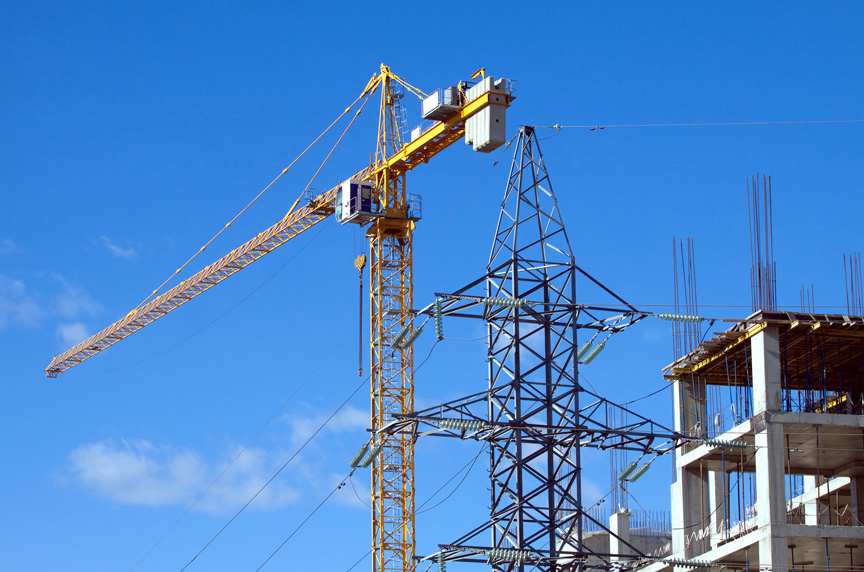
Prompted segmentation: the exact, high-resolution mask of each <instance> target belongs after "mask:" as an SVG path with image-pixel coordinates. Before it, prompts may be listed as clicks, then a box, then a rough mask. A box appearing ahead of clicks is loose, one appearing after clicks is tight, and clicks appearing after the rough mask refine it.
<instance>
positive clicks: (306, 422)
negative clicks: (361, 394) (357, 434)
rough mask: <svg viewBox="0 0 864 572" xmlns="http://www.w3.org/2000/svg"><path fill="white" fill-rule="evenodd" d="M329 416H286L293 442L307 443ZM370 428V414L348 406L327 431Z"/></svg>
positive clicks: (330, 424)
mask: <svg viewBox="0 0 864 572" xmlns="http://www.w3.org/2000/svg"><path fill="white" fill-rule="evenodd" d="M327 417H328V416H327V415H312V416H308V417H303V416H298V415H285V416H284V417H283V419H284V420H285V422H286V423H287V424H288V426H289V427H290V428H291V442H292V444H293V445H295V446H298V445H301V444H302V443H305V442H306V440H307V439H309V437H311V436H312V434H313V433H315V430H316V429H318V427H320V426H321V424H322V423H324V421H325V420H326V419H327ZM368 427H369V412H368V411H363V410H361V409H358V408H356V407H352V406H351V405H348V406H346V407H344V408H342V410H341V411H339V413H337V414H336V415H335V416H334V417H333V419H331V420H330V422H329V423H327V425H326V427H325V429H326V430H330V431H335V432H340V433H341V432H345V431H362V430H364V429H366V428H368Z"/></svg>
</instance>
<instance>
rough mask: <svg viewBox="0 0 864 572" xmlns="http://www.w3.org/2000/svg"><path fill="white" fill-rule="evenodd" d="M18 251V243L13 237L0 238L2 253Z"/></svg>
mask: <svg viewBox="0 0 864 572" xmlns="http://www.w3.org/2000/svg"><path fill="white" fill-rule="evenodd" d="M13 252H18V245H17V244H15V241H13V240H12V239H11V238H4V239H3V240H0V255H4V254H12V253H13Z"/></svg>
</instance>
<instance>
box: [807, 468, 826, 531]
mask: <svg viewBox="0 0 864 572" xmlns="http://www.w3.org/2000/svg"><path fill="white" fill-rule="evenodd" d="M815 490H816V476H815V475H804V492H805V493H806V492H808V491H815ZM824 509H825V503H824V502H823V501H822V499H821V498H819V497H817V498H814V499H813V500H811V501H807V502H805V503H804V524H806V525H808V526H819V525H820V524H823V522H822V518H820V517H819V515H820V514H822V512H823V511H824Z"/></svg>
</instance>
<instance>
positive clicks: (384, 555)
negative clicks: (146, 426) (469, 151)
mask: <svg viewBox="0 0 864 572" xmlns="http://www.w3.org/2000/svg"><path fill="white" fill-rule="evenodd" d="M471 79H472V80H478V81H477V82H476V83H475V84H474V85H473V86H471V87H469V82H467V81H465V82H460V83H459V84H458V85H456V86H452V87H448V88H444V89H439V90H437V91H436V92H434V93H433V94H431V95H428V96H427V95H426V94H424V93H422V92H421V91H419V90H418V89H416V88H414V87H413V86H411V85H410V84H408V83H407V82H405V81H404V80H402V79H401V78H399V77H398V76H397V75H395V74H394V73H393V72H391V71H390V69H389V68H388V67H387V66H385V65H383V64H382V65H381V70H380V73H378V74H376V75H375V76H373V77H372V79H371V80H370V81H369V83H368V84H367V86H366V88H365V90H364V91H363V93H362V94H361V96H360V98H358V100H357V101H359V100H360V99H362V98H363V97H367V98H368V97H369V96H370V95H371V94H372V93H374V92H376V91H379V90H380V97H381V100H380V109H379V120H378V139H377V146H376V151H375V155H374V159H373V161H372V162H371V164H370V165H369V166H368V167H367V168H366V169H364V170H362V171H360V172H359V173H356V174H355V175H354V177H352V178H350V179H348V180H346V181H344V182H342V183H340V184H339V185H338V186H336V187H334V188H333V189H330V190H329V191H326V192H324V193H322V194H319V195H317V196H311V197H307V201H306V204H304V205H302V206H300V199H299V198H298V200H297V201H296V202H295V203H294V205H292V207H291V209H289V211H288V213H287V214H286V215H285V216H284V217H283V218H282V219H281V220H280V221H279V222H277V223H276V224H274V225H273V226H271V227H270V228H268V229H267V230H265V231H263V232H261V233H259V234H258V235H257V236H255V237H254V238H252V239H251V240H249V241H247V242H246V243H244V244H243V245H241V246H240V247H238V248H236V249H234V250H232V251H231V252H229V253H228V254H226V255H225V256H223V257H222V258H220V259H219V260H217V261H216V262H214V263H212V264H211V265H209V266H207V267H206V268H204V269H203V270H201V271H200V272H198V273H197V274H195V275H194V276H192V277H190V278H188V279H186V280H184V281H183V282H181V283H180V284H178V285H177V286H175V287H174V288H172V289H171V290H169V291H168V292H166V293H164V294H162V295H161V296H158V297H157V298H155V299H153V300H151V301H149V302H147V303H145V304H142V305H140V306H139V307H137V308H135V309H134V310H132V311H131V312H129V313H128V314H127V315H126V316H125V317H124V318H123V319H121V320H119V321H117V322H116V323H114V324H112V325H110V326H108V327H107V328H105V329H104V330H102V331H101V332H99V333H97V334H95V335H93V336H91V337H90V338H88V339H87V340H85V341H84V342H81V343H80V344H78V345H76V346H75V347H73V348H71V349H69V350H68V351H66V352H64V353H63V354H61V355H59V356H55V357H54V359H53V360H52V361H51V363H50V364H49V365H48V367H47V368H46V369H45V372H46V373H47V375H48V376H49V377H56V376H57V375H58V374H59V373H62V372H64V371H65V370H67V369H69V368H70V367H73V366H74V365H76V364H78V363H80V362H82V361H84V360H86V359H88V358H89V357H91V356H93V355H94V354H96V353H98V352H100V351H102V350H104V349H105V348H107V347H109V346H111V345H113V344H115V343H117V342H118V341H120V340H121V339H123V338H125V337H127V336H129V335H130V334H132V333H134V332H135V331H137V330H139V329H141V328H143V327H144V326H146V325H147V324H149V323H151V322H153V321H154V320H156V319H158V318H160V317H161V316H163V315H165V314H167V313H168V312H170V311H172V310H174V309H175V308H177V307H178V306H180V305H182V304H184V303H185V302H187V301H189V300H191V299H192V298H194V297H195V296H197V295H198V294H200V293H202V292H204V291H205V290H207V289H209V288H210V287H211V286H214V285H216V284H218V283H219V282H221V281H222V280H224V279H225V278H227V277H228V276H231V275H232V274H234V273H235V272H237V271H238V270H240V269H242V268H245V267H246V266H248V265H249V264H251V263H252V262H254V261H255V260H257V259H259V258H261V257H262V256H264V255H265V254H267V253H269V252H272V251H273V250H275V249H276V248H277V247H279V246H281V245H282V244H284V243H286V242H288V241H289V240H291V239H292V238H294V237H295V236H297V235H298V234H300V233H302V232H304V231H305V230H307V229H309V228H311V227H312V226H314V225H315V224H317V223H319V222H321V221H322V220H324V219H325V218H327V217H328V216H330V215H331V214H334V213H335V215H336V219H337V220H338V221H339V222H340V223H342V224H348V223H352V224H361V225H363V226H365V227H366V236H367V237H368V238H369V250H370V301H371V312H370V314H371V318H370V322H371V323H370V345H371V374H370V379H371V392H370V393H371V412H372V420H371V427H372V430H373V435H375V437H374V438H375V439H376V442H375V443H374V445H376V446H377V448H378V450H380V454H379V455H378V456H377V457H375V459H374V461H373V465H372V543H373V544H372V549H373V570H375V571H380V572H384V571H403V572H404V571H408V570H413V569H414V449H413V441H412V439H411V435H410V433H397V434H394V435H387V434H384V432H381V433H380V434H379V433H378V432H377V431H378V429H380V428H381V427H383V426H384V425H385V423H386V422H387V421H388V420H389V418H390V416H391V415H392V414H407V413H410V412H412V411H413V409H414V388H413V371H414V360H413V350H412V347H411V345H410V344H408V343H405V342H404V338H405V337H406V336H409V337H410V336H411V333H410V332H409V329H410V327H411V307H412V303H413V273H412V272H413V257H412V236H413V231H414V226H415V222H416V221H417V220H419V208H418V207H419V205H418V204H417V202H418V200H419V199H418V198H417V197H413V196H411V195H409V194H408V193H407V191H406V186H405V175H406V173H407V172H408V171H410V170H412V169H413V168H414V167H416V166H418V165H420V164H422V163H426V162H427V161H428V160H429V159H430V158H432V157H434V156H435V155H436V154H438V153H440V152H441V151H443V150H444V149H446V148H447V147H449V146H450V145H451V144H453V143H454V142H456V141H458V140H459V139H461V138H463V137H464V138H465V142H466V143H469V144H471V145H472V146H473V148H474V150H475V151H481V152H490V151H492V150H494V149H496V148H498V147H499V146H500V145H502V144H503V143H504V137H505V129H506V127H505V125H506V123H505V110H506V108H507V107H509V105H510V102H511V101H512V100H513V95H512V91H511V87H510V82H509V81H508V80H504V79H501V80H498V81H495V80H494V79H493V78H492V77H488V76H486V74H485V70H483V69H480V70H478V71H477V72H476V73H475V74H474V75H473V76H472V78H471ZM404 90H408V91H409V92H411V93H413V94H415V95H417V96H418V97H420V98H421V99H422V100H423V101H422V105H421V107H422V115H423V118H424V119H426V120H428V121H431V122H434V123H433V124H432V126H431V127H429V128H428V129H426V130H423V129H421V128H417V129H415V130H414V131H413V132H412V134H411V140H410V141H404V140H403V139H404V133H405V130H404V125H403V122H404V116H403V112H404V108H403V106H402V101H401V98H402V96H403V95H404ZM349 109H350V108H349ZM347 111H348V110H346V112H347ZM358 113H359V112H358ZM343 115H344V114H343ZM283 173H284V171H283ZM301 197H302V196H301Z"/></svg>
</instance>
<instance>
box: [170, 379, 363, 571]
mask: <svg viewBox="0 0 864 572" xmlns="http://www.w3.org/2000/svg"><path fill="white" fill-rule="evenodd" d="M370 377H371V376H368V375H367V376H366V378H365V379H363V381H361V382H360V384H359V385H358V386H357V387H356V388H355V389H354V391H352V392H351V394H350V395H349V396H348V397H346V398H345V400H344V401H343V402H342V403H341V404H340V405H339V406H338V407H337V408H336V409H335V411H333V413H331V414H330V416H329V417H327V419H325V420H324V422H323V423H321V425H319V426H318V428H317V429H316V430H315V431H314V432H313V433H312V434H311V435H310V436H309V438H307V439H306V441H304V442H303V444H302V445H300V447H299V448H298V449H297V450H296V451H295V452H294V453H293V454H292V455H291V457H289V458H288V460H287V461H285V463H284V464H283V465H282V466H281V467H279V470H277V471H276V472H275V473H274V474H273V476H272V477H270V478H269V479H268V480H267V482H265V483H264V484H263V485H262V486H261V488H259V489H258V490H257V491H256V492H255V494H254V495H252V498H250V499H249V500H248V501H246V504H244V505H243V506H242V507H241V508H240V510H238V511H237V512H236V513H235V514H234V516H232V517H231V518H230V519H229V520H228V522H227V523H225V525H224V526H223V527H222V528H220V529H219V531H218V532H217V533H216V534H214V535H213V536H212V537H211V538H210V540H208V541H207V544H205V545H204V546H203V547H202V548H201V550H199V551H198V552H197V553H196V554H195V556H193V557H192V559H191V560H189V562H187V563H186V565H185V566H183V568H181V569H180V572H183V570H186V569H187V568H188V567H189V566H190V565H191V564H192V563H193V562H194V561H195V559H196V558H198V557H199V556H201V554H202V553H203V552H204V551H205V550H207V548H208V547H209V546H210V545H211V544H213V541H215V540H216V539H217V538H218V537H219V536H220V535H221V534H222V533H223V532H224V531H225V529H226V528H228V526H230V525H231V523H232V522H234V520H236V519H237V517H238V516H240V514H241V513H242V512H243V511H244V510H246V508H247V507H248V506H249V505H250V504H252V501H254V500H255V499H256V498H258V495H260V494H261V493H262V492H263V491H264V489H265V488H267V487H268V486H269V485H270V483H272V482H273V480H274V479H275V478H276V477H277V476H279V474H280V473H282V471H284V470H285V468H286V467H287V466H288V465H289V464H291V462H292V461H293V460H294V459H295V458H297V455H299V454H300V452H301V451H303V449H305V448H306V446H307V445H308V444H309V443H310V442H311V441H312V439H314V438H315V437H316V436H317V435H318V433H320V432H321V430H322V429H324V427H326V426H327V424H328V423H330V421H331V420H332V419H333V418H334V417H335V416H336V414H337V413H339V411H341V410H342V408H343V407H345V406H346V405H347V404H348V402H349V401H351V399H352V398H353V397H354V396H355V395H356V394H357V392H358V391H360V388H362V387H363V386H364V385H365V384H366V382H367V381H368V380H369V378H370Z"/></svg>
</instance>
